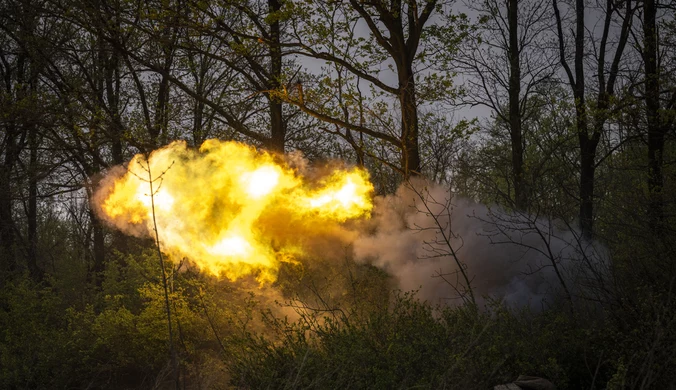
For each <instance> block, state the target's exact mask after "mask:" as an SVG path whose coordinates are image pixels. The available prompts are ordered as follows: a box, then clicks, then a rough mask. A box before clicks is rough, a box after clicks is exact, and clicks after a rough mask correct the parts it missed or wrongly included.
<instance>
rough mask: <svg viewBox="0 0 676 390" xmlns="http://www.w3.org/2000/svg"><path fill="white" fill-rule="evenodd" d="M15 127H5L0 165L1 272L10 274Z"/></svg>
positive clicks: (12, 263)
mask: <svg viewBox="0 0 676 390" xmlns="http://www.w3.org/2000/svg"><path fill="white" fill-rule="evenodd" d="M16 136H17V131H16V125H15V124H14V123H13V121H9V123H8V124H7V125H6V126H5V136H4V138H5V139H4V143H5V158H4V160H3V161H2V165H0V242H1V244H2V254H1V256H0V258H1V259H2V262H3V264H2V270H3V271H8V272H12V271H14V270H15V269H16V257H15V247H14V245H15V241H16V235H15V233H14V215H13V213H12V208H13V207H12V206H13V200H12V185H11V183H12V171H13V169H14V164H15V163H16V160H17V156H18V150H17V145H16V142H17V141H16Z"/></svg>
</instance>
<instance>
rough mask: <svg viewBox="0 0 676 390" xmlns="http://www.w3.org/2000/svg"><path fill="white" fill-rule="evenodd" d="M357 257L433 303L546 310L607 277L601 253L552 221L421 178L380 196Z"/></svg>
mask: <svg viewBox="0 0 676 390" xmlns="http://www.w3.org/2000/svg"><path fill="white" fill-rule="evenodd" d="M366 228H367V232H366V233H362V234H361V235H360V236H359V237H358V238H357V239H356V240H355V241H354V245H353V247H354V253H355V258H356V259H357V260H358V261H362V262H370V263H372V264H373V265H375V266H378V267H382V268H383V269H385V270H386V271H387V272H389V273H390V274H391V275H393V277H395V278H396V279H397V280H398V282H399V285H400V288H401V289H402V290H404V291H409V290H416V289H419V291H418V296H419V298H421V299H425V300H428V301H430V302H433V303H447V304H454V303H456V302H457V303H461V302H462V301H463V300H465V301H467V300H471V296H472V295H473V296H474V298H475V300H476V302H477V303H478V304H482V303H484V302H485V298H486V297H491V298H494V299H501V300H503V302H505V303H506V304H508V305H512V306H520V307H521V306H530V307H532V308H534V309H540V308H543V307H544V305H546V304H547V303H548V302H550V303H551V302H553V301H555V300H557V299H561V298H563V299H571V300H574V298H575V296H576V295H577V294H578V293H579V291H580V289H581V286H583V285H585V284H588V283H590V282H592V281H593V279H597V278H600V277H603V272H601V271H599V268H600V264H601V262H600V260H599V255H598V252H597V251H596V250H595V249H594V248H593V247H592V246H591V245H589V244H587V243H585V242H583V241H582V240H580V239H579V234H577V233H576V232H574V231H571V230H568V229H567V228H566V227H565V226H557V224H556V223H555V222H554V221H551V220H546V219H543V218H536V217H533V216H530V215H526V214H514V213H511V214H508V213H506V212H504V211H501V210H497V209H491V208H489V207H487V206H485V205H482V204H477V203H474V202H472V201H470V200H467V199H463V198H460V197H456V196H453V195H452V194H451V192H450V191H449V190H448V189H446V188H442V187H440V186H437V185H433V184H430V183H427V182H424V181H422V180H418V181H413V182H410V183H406V184H404V185H402V186H401V187H400V188H399V190H398V191H397V193H396V194H394V195H390V196H385V197H378V198H376V201H375V208H374V213H373V218H372V219H371V220H370V221H369V222H368V224H367V227H366Z"/></svg>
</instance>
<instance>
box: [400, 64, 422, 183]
mask: <svg viewBox="0 0 676 390" xmlns="http://www.w3.org/2000/svg"><path fill="white" fill-rule="evenodd" d="M402 63H403V64H402V65H400V66H399V71H398V74H399V104H401V142H402V162H401V167H402V169H403V171H404V175H405V176H406V177H407V178H408V177H409V176H416V175H419V174H420V173H421V161H420V150H419V146H418V106H417V103H416V96H415V78H414V77H415V76H414V73H413V66H412V65H411V64H412V60H410V59H408V58H405V59H404V60H403V61H402Z"/></svg>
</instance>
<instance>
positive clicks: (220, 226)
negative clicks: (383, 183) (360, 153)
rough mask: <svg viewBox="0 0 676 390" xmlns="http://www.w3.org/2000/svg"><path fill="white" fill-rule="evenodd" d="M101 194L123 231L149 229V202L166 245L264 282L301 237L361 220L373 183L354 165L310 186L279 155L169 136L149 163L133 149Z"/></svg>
mask: <svg viewBox="0 0 676 390" xmlns="http://www.w3.org/2000/svg"><path fill="white" fill-rule="evenodd" d="M163 172H164V173H163ZM150 174H152V178H153V179H154V180H155V181H154V182H153V189H154V191H155V192H154V194H153V196H152V198H151V196H150V186H149V180H150V178H151V176H150ZM101 191H102V194H103V195H102V196H98V197H97V198H98V199H101V201H100V207H101V210H102V212H103V214H104V216H105V217H107V219H109V220H110V221H111V222H112V223H113V224H115V225H116V226H118V227H119V228H120V229H123V230H125V229H133V230H134V231H137V232H138V231H139V229H138V227H144V228H145V229H146V231H148V232H150V231H153V225H152V223H153V222H152V207H151V206H152V203H153V202H154V204H155V216H156V221H157V228H158V231H159V233H160V241H161V245H162V249H163V251H165V252H167V253H169V254H173V255H176V256H180V257H188V258H189V259H191V260H192V261H193V262H194V263H195V264H196V265H197V266H199V267H200V269H202V270H203V271H205V272H209V273H212V274H214V275H217V276H225V277H227V278H230V279H233V280H234V279H237V278H240V277H243V276H245V275H254V276H255V277H256V278H257V279H258V280H259V281H260V282H266V281H268V282H269V281H274V280H275V278H276V274H277V271H278V269H279V267H280V263H281V262H282V261H293V256H294V254H298V253H302V250H300V249H299V246H300V245H301V244H299V242H300V241H299V240H301V238H305V239H307V234H312V233H311V232H317V231H321V230H322V229H325V228H327V226H329V225H330V224H331V223H338V222H342V221H345V220H347V219H351V218H362V217H368V216H369V213H370V211H371V208H372V203H371V193H372V192H373V186H372V185H371V183H370V182H369V179H368V173H367V172H366V171H364V170H362V169H358V168H353V169H349V170H335V171H333V172H332V173H331V174H329V175H328V176H326V177H324V178H323V179H321V180H320V181H319V182H314V183H310V182H308V181H307V180H306V179H305V178H304V177H302V176H301V175H300V174H299V173H298V172H297V171H295V170H294V169H293V168H291V167H289V166H288V165H286V163H284V162H282V159H281V158H279V157H275V156H272V155H270V154H268V153H265V152H260V151H257V150H256V149H254V148H252V147H250V146H247V145H244V144H241V143H236V142H221V141H218V140H208V141H206V142H205V143H204V144H202V146H201V147H200V149H199V150H193V149H188V148H187V147H186V144H185V143H184V142H174V143H172V144H170V145H168V146H166V147H164V148H162V149H159V150H156V151H154V152H153V153H152V154H151V155H150V157H149V159H148V161H146V160H145V158H144V157H143V156H142V155H137V156H135V157H134V158H133V159H132V160H131V161H130V162H129V164H128V166H127V172H126V174H124V175H123V176H122V177H120V178H118V179H117V180H115V182H114V183H113V184H112V185H111V186H109V187H106V188H104V189H102V190H101ZM294 229H301V230H302V233H297V232H296V231H294ZM308 232H310V233H308Z"/></svg>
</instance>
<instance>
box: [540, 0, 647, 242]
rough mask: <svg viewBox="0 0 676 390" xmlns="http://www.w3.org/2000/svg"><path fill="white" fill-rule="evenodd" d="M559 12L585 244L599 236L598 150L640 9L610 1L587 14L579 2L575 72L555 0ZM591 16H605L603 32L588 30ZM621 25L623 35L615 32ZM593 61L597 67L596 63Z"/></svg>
mask: <svg viewBox="0 0 676 390" xmlns="http://www.w3.org/2000/svg"><path fill="white" fill-rule="evenodd" d="M553 8H554V16H555V20H556V31H557V36H558V46H559V60H560V62H561V65H562V66H563V69H564V71H565V77H566V80H567V83H568V86H569V87H570V89H571V91H572V95H573V99H574V101H575V128H576V132H577V138H578V144H579V148H580V159H579V175H580V187H579V197H580V199H579V202H580V212H579V219H580V228H581V230H582V234H583V236H584V237H585V238H591V237H592V235H593V232H594V230H593V225H594V183H595V172H596V168H597V167H598V163H599V162H598V161H597V147H598V145H599V141H600V140H601V136H602V135H603V133H604V127H605V125H606V123H607V121H608V119H609V118H610V116H611V114H612V112H613V110H614V109H615V108H616V107H617V106H618V104H617V102H616V100H615V97H616V87H617V83H618V78H619V76H620V70H621V68H620V65H621V61H622V58H623V54H624V49H625V47H626V45H627V39H628V37H629V33H630V30H631V26H632V20H633V15H634V12H635V10H636V4H634V3H633V2H632V1H631V0H624V1H621V2H615V1H613V0H606V1H605V2H602V1H598V2H597V7H596V8H587V7H586V4H585V1H584V0H575V5H574V9H573V11H574V12H573V15H572V17H571V19H572V20H571V21H570V23H571V24H572V25H573V26H574V33H573V37H572V39H573V41H574V48H575V49H574V54H573V68H571V66H570V64H569V61H570V54H569V51H568V47H567V45H568V43H569V38H568V36H567V35H566V34H565V32H564V31H565V28H566V27H567V26H566V25H567V22H569V20H568V18H566V17H565V16H566V14H563V15H562V12H561V9H560V7H559V1H558V0H553ZM591 10H594V11H595V12H599V13H600V14H601V15H602V16H603V24H602V27H601V29H600V31H596V29H588V27H587V25H586V24H585V15H587V14H588V12H589V11H591ZM618 23H619V31H617V32H614V31H612V30H613V29H614V28H616V27H617V24H618ZM599 34H600V36H599ZM597 42H598V46H597ZM612 48H614V53H613V54H612V58H611V59H610V61H607V60H606V58H607V56H609V55H611V54H610V50H611V49H612ZM590 59H593V61H594V62H591V63H590ZM594 68H595V69H594ZM589 72H594V73H593V78H594V80H593V81H592V80H591V79H590V78H589ZM592 83H594V84H595V88H593V89H592V90H588V89H587V86H588V85H593V84H592ZM594 93H595V94H596V96H594V95H593V94H594Z"/></svg>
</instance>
